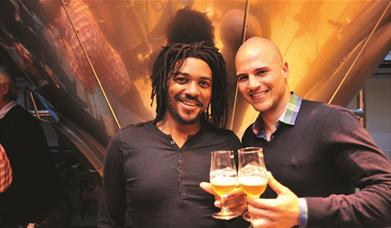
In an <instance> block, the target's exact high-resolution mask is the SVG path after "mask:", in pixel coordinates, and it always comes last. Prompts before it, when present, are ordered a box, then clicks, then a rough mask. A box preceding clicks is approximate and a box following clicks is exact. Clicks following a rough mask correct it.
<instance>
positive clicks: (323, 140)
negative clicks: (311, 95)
mask: <svg viewBox="0 0 391 228" xmlns="http://www.w3.org/2000/svg"><path fill="white" fill-rule="evenodd" d="M235 65H236V73H237V84H238V88H239V91H240V93H241V94H242V95H243V97H244V98H245V99H246V100H247V101H248V103H250V104H251V105H252V106H253V108H254V109H255V110H257V111H258V112H259V116H258V118H257V120H256V121H255V122H254V123H253V124H252V125H250V126H249V127H248V128H247V130H246V131H245V133H244V135H243V138H242V143H243V146H258V147H262V148H263V149H264V159H265V162H266V167H267V169H268V170H269V171H270V172H271V173H272V174H273V176H274V177H275V178H274V177H273V176H272V175H271V174H269V178H268V190H267V191H266V192H265V193H264V194H263V195H262V198H260V199H250V198H249V199H248V203H249V204H248V210H249V212H250V215H251V216H252V218H253V219H252V225H253V226H254V227H292V226H296V225H298V226H300V227H305V226H306V227H360V226H361V227H374V226H376V227H378V226H389V225H391V164H390V161H389V160H387V158H386V157H385V155H384V153H383V152H382V151H381V150H380V149H379V148H378V146H376V144H375V143H374V142H373V140H372V138H371V137H370V136H369V135H368V133H367V131H366V130H365V129H364V128H363V127H362V126H361V125H360V124H359V122H358V121H357V119H356V118H355V116H354V115H353V114H352V113H351V112H349V111H348V110H347V109H344V108H342V107H338V106H334V105H327V104H322V103H318V102H312V101H309V100H304V99H302V98H300V97H299V96H298V95H296V94H295V93H293V92H291V91H290V90H289V85H288V77H289V70H288V64H287V63H286V62H284V61H283V60H282V58H281V54H280V51H279V49H278V48H277V46H276V45H275V44H274V43H273V42H271V41H270V40H266V39H263V38H258V37H255V38H251V39H249V40H247V41H246V42H245V43H243V45H242V46H241V47H240V48H239V50H238V52H237V55H236V59H235ZM277 180H278V181H277ZM356 189H360V190H359V191H356ZM266 198H268V199H266Z"/></svg>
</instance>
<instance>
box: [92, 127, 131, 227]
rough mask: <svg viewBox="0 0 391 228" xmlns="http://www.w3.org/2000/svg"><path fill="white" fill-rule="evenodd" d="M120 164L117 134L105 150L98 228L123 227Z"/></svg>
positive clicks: (123, 191)
mask: <svg viewBox="0 0 391 228" xmlns="http://www.w3.org/2000/svg"><path fill="white" fill-rule="evenodd" d="M122 164H123V162H122V149H121V140H120V134H119V133H118V134H117V135H116V136H115V137H114V138H113V139H112V141H111V142H110V143H109V146H108V148H107V153H106V158H105V165H104V170H103V182H102V192H101V196H100V202H99V209H98V218H97V227H99V228H106V227H124V226H125V224H124V221H125V207H126V204H125V202H126V199H125V186H124V181H123V180H124V179H123V172H122V167H123V165H122Z"/></svg>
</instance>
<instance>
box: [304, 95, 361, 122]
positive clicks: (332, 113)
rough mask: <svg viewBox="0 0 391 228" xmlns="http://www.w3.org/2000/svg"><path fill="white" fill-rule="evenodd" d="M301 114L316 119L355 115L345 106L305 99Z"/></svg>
mask: <svg viewBox="0 0 391 228" xmlns="http://www.w3.org/2000/svg"><path fill="white" fill-rule="evenodd" d="M299 115H301V116H302V117H303V116H304V118H306V119H307V120H308V118H311V117H314V118H315V119H318V118H322V119H323V120H326V119H330V118H331V119H334V118H336V117H342V116H345V117H354V114H353V113H352V112H351V111H350V110H349V109H346V108H344V107H341V106H338V105H332V104H326V103H322V102H316V101H310V100H303V102H302V105H301V107H300V112H299Z"/></svg>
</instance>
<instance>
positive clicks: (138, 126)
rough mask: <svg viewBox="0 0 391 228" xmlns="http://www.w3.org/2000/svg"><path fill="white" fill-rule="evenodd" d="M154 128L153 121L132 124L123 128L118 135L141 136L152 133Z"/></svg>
mask: <svg viewBox="0 0 391 228" xmlns="http://www.w3.org/2000/svg"><path fill="white" fill-rule="evenodd" d="M152 127H153V122H152V121H147V122H138V123H132V124H129V125H127V126H125V127H123V128H121V129H120V130H119V131H118V132H117V134H140V133H142V132H148V131H149V132H150V130H151V128H152Z"/></svg>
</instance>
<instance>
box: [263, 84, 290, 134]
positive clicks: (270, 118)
mask: <svg viewBox="0 0 391 228" xmlns="http://www.w3.org/2000/svg"><path fill="white" fill-rule="evenodd" d="M290 98H291V93H290V92H289V91H288V93H285V94H284V96H283V97H282V99H281V100H280V102H279V103H278V104H277V105H276V106H275V107H274V108H272V109H271V110H269V111H267V112H262V113H261V117H262V120H263V123H264V127H265V136H266V139H267V140H268V141H270V139H271V136H272V134H273V133H274V132H275V131H276V130H277V123H278V121H279V118H280V117H281V115H282V114H283V113H284V111H285V110H286V107H287V105H288V103H289V100H290Z"/></svg>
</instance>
